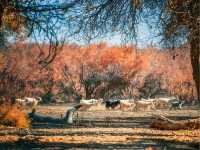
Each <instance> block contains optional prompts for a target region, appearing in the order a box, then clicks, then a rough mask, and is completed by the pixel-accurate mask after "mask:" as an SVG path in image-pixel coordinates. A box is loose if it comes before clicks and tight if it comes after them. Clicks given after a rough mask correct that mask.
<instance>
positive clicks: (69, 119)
mask: <svg viewBox="0 0 200 150" xmlns="http://www.w3.org/2000/svg"><path fill="white" fill-rule="evenodd" d="M41 100H42V99H41V98H40V97H36V98H30V97H25V98H23V99H16V100H15V103H17V104H18V105H21V106H26V107H27V106H28V107H31V108H32V112H31V113H29V117H30V118H31V119H32V120H35V121H39V122H54V123H57V122H66V123H67V124H70V125H71V124H73V116H74V112H75V111H81V110H90V108H91V107H92V106H94V107H96V106H101V107H102V108H104V110H106V109H121V110H125V111H138V110H142V111H149V110H155V109H159V108H165V109H166V108H169V109H181V108H182V105H183V102H181V101H179V100H177V99H176V98H175V97H168V98H155V99H141V100H133V99H124V100H119V99H117V100H103V99H98V100H97V99H89V100H84V99H82V100H80V103H78V104H75V105H73V106H71V107H69V108H68V109H67V111H66V114H65V116H64V117H62V116H61V118H53V117H51V116H43V115H40V114H36V113H35V112H36V109H35V108H36V106H37V104H38V103H39V102H40V101H41ZM94 110H96V109H94ZM77 118H79V117H78V113H77Z"/></svg>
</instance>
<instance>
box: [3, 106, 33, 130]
mask: <svg viewBox="0 0 200 150" xmlns="http://www.w3.org/2000/svg"><path fill="white" fill-rule="evenodd" d="M0 124H2V125H6V126H15V127H18V128H29V125H30V124H29V119H28V117H27V115H26V114H25V112H24V111H23V110H22V109H20V108H19V107H18V106H16V105H10V104H5V103H4V104H1V105H0Z"/></svg>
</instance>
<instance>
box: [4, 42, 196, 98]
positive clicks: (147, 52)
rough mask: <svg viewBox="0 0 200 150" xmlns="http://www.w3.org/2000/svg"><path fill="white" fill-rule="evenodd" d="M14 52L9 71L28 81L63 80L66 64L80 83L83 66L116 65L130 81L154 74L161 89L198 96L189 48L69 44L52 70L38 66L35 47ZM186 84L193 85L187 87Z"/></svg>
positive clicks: (26, 47)
mask: <svg viewBox="0 0 200 150" xmlns="http://www.w3.org/2000/svg"><path fill="white" fill-rule="evenodd" d="M46 48H47V46H46ZM13 49H14V50H13V51H12V52H11V53H10V54H9V55H8V58H7V59H6V61H7V62H8V64H9V67H10V71H11V72H12V73H13V74H17V75H19V77H21V78H24V79H25V80H34V81H37V80H42V81H47V80H48V79H52V80H53V81H54V82H57V81H62V80H64V77H63V67H64V65H66V66H67V67H68V68H69V72H70V73H71V74H72V77H73V79H74V80H75V81H76V82H78V78H79V76H78V75H79V73H80V66H81V65H84V66H89V67H90V68H94V69H95V70H98V71H102V70H104V69H106V68H107V67H108V66H109V65H117V66H120V67H121V69H122V71H123V74H124V77H126V78H129V79H130V80H135V79H137V80H144V78H145V76H147V75H149V74H154V75H157V76H162V77H163V79H164V80H163V81H162V82H163V83H162V88H164V89H167V90H168V91H170V92H171V93H174V94H177V93H178V94H183V95H193V96H196V91H195V90H194V89H195V88H194V82H193V80H192V67H191V64H190V54H189V50H188V47H186V48H182V49H175V50H173V51H171V50H158V49H156V48H153V47H150V48H145V49H142V50H136V49H135V48H134V47H133V46H112V47H109V46H108V45H107V44H105V43H100V44H93V45H90V46H88V47H86V46H85V47H81V46H77V45H67V44H66V45H64V47H63V50H62V51H61V52H60V53H59V54H58V55H57V56H56V58H55V60H54V61H53V63H52V64H50V66H49V69H43V70H41V68H40V66H39V65H38V61H37V58H38V55H39V54H40V51H39V49H38V48H37V46H36V45H34V44H30V45H26V44H18V45H17V46H15V47H14V48H13ZM46 51H47V49H44V53H46ZM0 57H2V56H0ZM4 60H5V59H4ZM186 62H187V63H186ZM0 64H1V63H0ZM0 69H1V66H0ZM49 72H51V73H49ZM135 73H137V76H135ZM187 83H190V84H189V85H188V86H187V85H186V86H185V84H187ZM27 87H28V86H27ZM29 88H30V89H31V87H29ZM34 90H36V91H41V92H44V91H45V90H44V88H43V90H42V89H38V88H35V89H33V90H32V91H34ZM28 91H29V92H30V91H31V90H28ZM55 91H56V90H55Z"/></svg>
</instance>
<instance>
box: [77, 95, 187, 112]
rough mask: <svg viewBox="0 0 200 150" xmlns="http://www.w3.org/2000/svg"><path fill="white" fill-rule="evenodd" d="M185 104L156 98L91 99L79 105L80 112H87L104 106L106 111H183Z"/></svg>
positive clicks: (172, 99)
mask: <svg viewBox="0 0 200 150" xmlns="http://www.w3.org/2000/svg"><path fill="white" fill-rule="evenodd" d="M183 104H184V102H183V101H179V100H177V99H176V98H175V97H168V98H154V99H141V100H134V99H122V100H119V99H116V100H105V101H104V100H103V99H99V100H96V99H90V100H80V103H79V104H78V105H81V106H80V108H79V110H87V109H89V108H90V107H91V106H95V105H104V106H105V108H106V109H120V110H124V111H150V110H155V109H167V108H168V109H182V106H183Z"/></svg>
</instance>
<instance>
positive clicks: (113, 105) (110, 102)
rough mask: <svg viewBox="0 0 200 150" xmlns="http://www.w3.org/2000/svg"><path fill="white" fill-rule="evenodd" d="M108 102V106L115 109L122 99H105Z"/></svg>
mask: <svg viewBox="0 0 200 150" xmlns="http://www.w3.org/2000/svg"><path fill="white" fill-rule="evenodd" d="M105 103H106V108H107V109H109V108H111V109H114V108H115V107H117V106H118V105H120V100H107V101H105Z"/></svg>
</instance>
